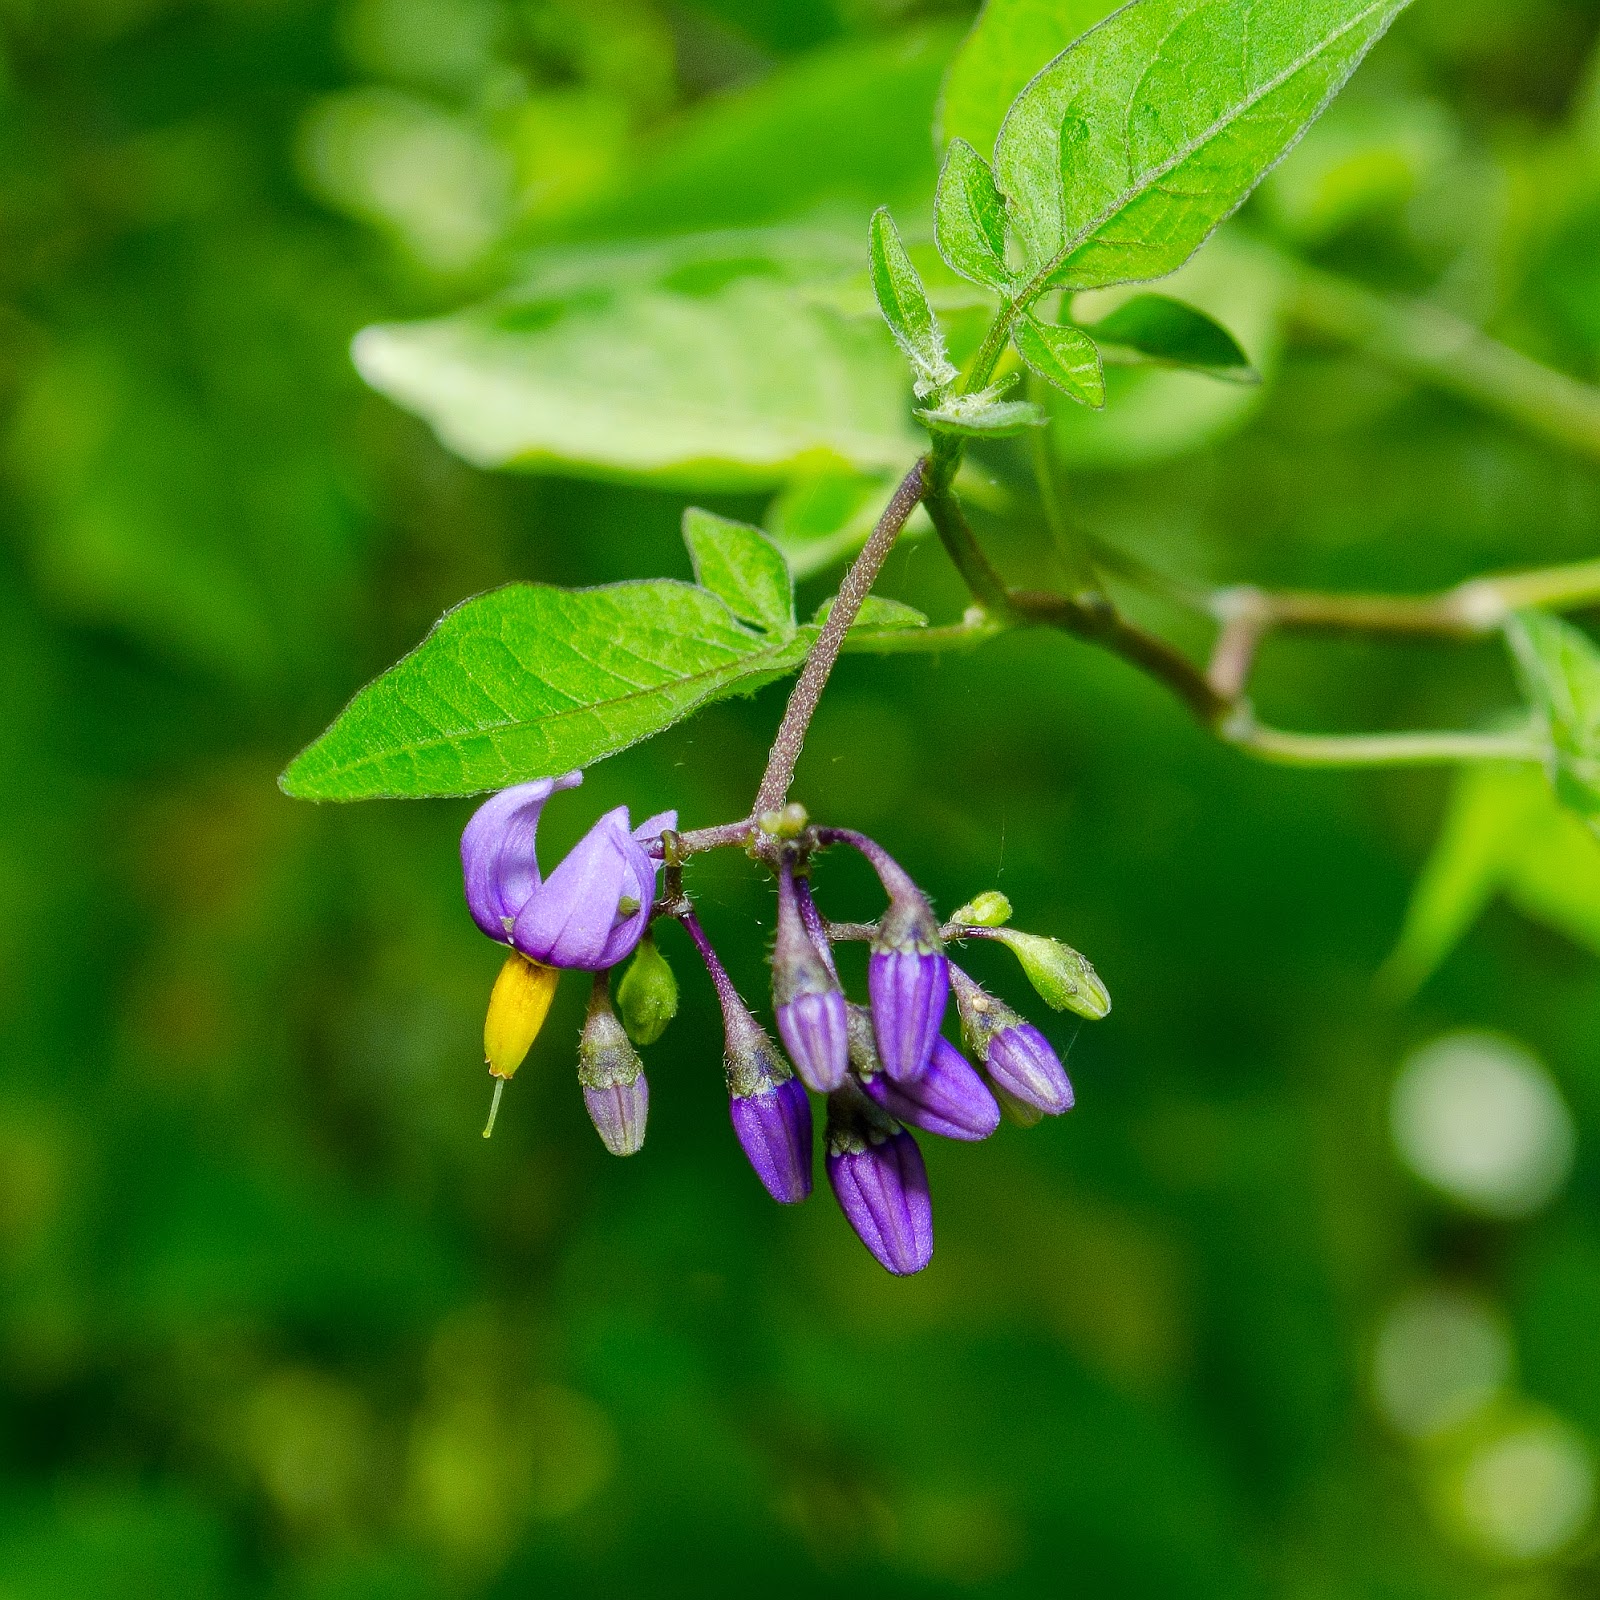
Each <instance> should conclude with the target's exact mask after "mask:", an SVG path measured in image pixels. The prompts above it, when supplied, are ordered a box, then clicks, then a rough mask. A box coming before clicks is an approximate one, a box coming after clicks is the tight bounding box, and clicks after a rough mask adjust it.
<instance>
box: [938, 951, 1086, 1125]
mask: <svg viewBox="0 0 1600 1600" xmlns="http://www.w3.org/2000/svg"><path fill="white" fill-rule="evenodd" d="M950 976H951V982H952V984H953V986H954V988H955V994H956V1009H957V1011H959V1012H960V1014H961V1031H962V1034H963V1035H964V1037H965V1038H966V1041H967V1047H968V1049H970V1050H971V1051H972V1053H973V1054H974V1055H975V1056H977V1058H978V1059H979V1060H980V1061H981V1062H982V1063H983V1065H984V1068H985V1069H986V1070H987V1072H988V1074H989V1076H990V1078H991V1079H992V1080H993V1081H994V1085H995V1087H996V1089H998V1090H1001V1091H1002V1092H1003V1093H1004V1094H1006V1095H1007V1096H1009V1097H1010V1099H1012V1100H1014V1101H1018V1102H1020V1103H1021V1104H1022V1105H1024V1106H1028V1107H1031V1108H1032V1109H1034V1110H1035V1111H1042V1112H1045V1113H1047V1114H1048V1115H1049V1116H1052V1117H1056V1116H1060V1115H1061V1113H1062V1112H1063V1111H1070V1110H1071V1109H1072V1100H1073V1095H1072V1083H1071V1080H1070V1079H1069V1078H1068V1077H1067V1074H1066V1070H1065V1069H1064V1068H1063V1067H1062V1065H1061V1059H1060V1057H1059V1056H1057V1055H1056V1053H1055V1050H1054V1049H1053V1048H1052V1047H1051V1044H1050V1041H1049V1040H1048V1039H1047V1038H1045V1036H1044V1035H1043V1034H1042V1033H1040V1031H1039V1030H1038V1029H1037V1028H1036V1027H1034V1025H1033V1024H1032V1023H1031V1022H1025V1021H1023V1019H1022V1018H1021V1017H1019V1016H1018V1015H1017V1013H1016V1012H1015V1011H1013V1010H1012V1009H1011V1007H1010V1006H1008V1005H1006V1004H1005V1002H1004V1001H1001V1000H997V999H995V997H994V996H993V995H992V994H990V993H988V991H987V990H985V989H983V988H981V987H980V986H979V985H978V984H977V983H975V982H974V981H973V980H972V979H971V978H969V977H968V976H967V974H966V973H964V972H963V971H962V970H961V969H960V968H959V967H951V969H950Z"/></svg>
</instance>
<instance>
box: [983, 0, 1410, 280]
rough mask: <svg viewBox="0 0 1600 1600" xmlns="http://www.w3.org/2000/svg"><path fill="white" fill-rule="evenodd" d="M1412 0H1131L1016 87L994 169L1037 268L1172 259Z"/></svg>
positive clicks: (1043, 274)
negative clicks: (1018, 91) (1024, 84)
mask: <svg viewBox="0 0 1600 1600" xmlns="http://www.w3.org/2000/svg"><path fill="white" fill-rule="evenodd" d="M1405 4H1406V0H1132V3H1131V4H1129V5H1125V6H1123V8H1122V9H1121V10H1120V11H1117V12H1114V13H1113V14H1112V15H1111V16H1110V17H1108V18H1107V19H1106V20H1105V22H1103V23H1102V24H1101V25H1100V26H1099V27H1097V28H1095V29H1093V30H1092V31H1090V32H1089V33H1087V34H1085V35H1084V36H1083V38H1081V39H1080V40H1078V42H1077V43H1076V44H1074V45H1072V46H1070V47H1069V48H1068V49H1066V50H1065V51H1063V52H1062V54H1061V55H1059V56H1058V57H1057V58H1056V59H1055V60H1054V61H1053V62H1051V63H1050V65H1049V66H1048V67H1046V68H1045V69H1044V71H1042V72H1041V73H1040V74H1039V75H1038V77H1036V78H1035V79H1034V80H1033V81H1032V83H1030V84H1029V85H1028V87H1027V88H1026V89H1025V90H1024V91H1023V93H1022V94H1021V95H1020V96H1019V97H1018V99H1017V101H1016V103H1015V104H1014V105H1013V106H1012V108H1011V110H1010V112H1009V113H1008V114H1007V116H1006V120H1005V125H1004V126H1003V127H1002V128H1001V130H1000V140H999V143H998V145H997V147H996V150H995V176H996V178H997V180H998V182H999V184H1000V188H1001V191H1002V192H1003V193H1004V194H1005V195H1006V196H1007V197H1008V198H1009V200H1010V202H1011V207H1012V209H1011V212H1010V218H1011V223H1012V226H1013V228H1014V230H1015V232H1016V233H1017V235H1018V236H1019V237H1020V238H1021V240H1022V241H1023V244H1024V246H1025V248H1026V250H1027V253H1028V258H1029V263H1030V269H1031V273H1032V274H1033V276H1034V281H1036V282H1037V284H1038V286H1039V287H1040V288H1041V289H1042V288H1044V287H1046V286H1048V285H1066V286H1070V287H1073V288H1092V287H1096V286H1099V285H1104V284H1112V283H1129V282H1138V281H1140V280H1143V279H1148V278H1158V277H1161V276H1163V275H1164V274H1166V273H1168V272H1172V271H1175V270H1176V269H1177V268H1178V267H1179V266H1181V265H1182V264H1183V262H1184V261H1185V260H1187V259H1188V257H1189V256H1190V255H1191V254H1192V253H1193V252H1194V251H1195V250H1196V249H1198V248H1199V246H1200V245H1201V244H1202V243H1204V241H1205V239H1206V238H1207V236H1208V235H1209V234H1210V233H1211V231H1212V230H1213V229H1214V228H1215V227H1216V226H1217V224H1218V223H1219V222H1221V221H1222V220H1223V219H1224V218H1225V217H1227V216H1228V215H1229V214H1230V213H1231V212H1232V211H1234V210H1235V209H1236V208H1237V207H1238V206H1239V205H1240V204H1241V203H1242V202H1243V200H1244V199H1245V197H1246V196H1247V195H1248V194H1249V193H1250V191H1251V190H1252V189H1253V188H1255V186H1256V185H1257V184H1258V183H1259V182H1260V181H1261V179H1262V178H1263V177H1264V176H1265V175H1266V173H1267V172H1268V171H1269V170H1270V169H1271V168H1272V166H1273V165H1274V163H1276V162H1277V161H1278V160H1279V159H1280V158H1281V157H1282V156H1283V155H1284V153H1285V152H1286V151H1287V150H1288V149H1289V148H1290V147H1291V146H1292V145H1293V144H1294V142H1295V140H1296V139H1297V138H1298V137H1299V135H1300V133H1301V132H1302V131H1303V130H1304V129H1305V127H1306V126H1307V125H1308V124H1309V123H1310V122H1311V121H1312V120H1313V119H1314V118H1315V117H1316V116H1317V114H1318V113H1319V112H1320V111H1321V110H1322V108H1323V107H1324V106H1325V105H1326V104H1327V103H1328V101H1329V100H1330V99H1331V98H1332V97H1333V95H1334V94H1335V93H1336V92H1337V91H1338V90H1339V89H1340V87H1341V86H1342V85H1343V84H1344V82H1345V80H1346V79H1347V78H1348V77H1349V76H1350V74H1351V73H1352V72H1353V71H1354V70H1355V68H1356V67H1357V65H1358V64H1359V63H1360V61H1361V58H1362V57H1363V56H1364V55H1365V54H1366V53H1367V51H1368V50H1370V49H1371V48H1372V46H1373V45H1374V44H1376V43H1377V41H1378V39H1379V38H1381V37H1382V35H1383V32H1384V30H1385V29H1386V28H1387V27H1388V26H1389V24H1390V22H1392V21H1393V20H1394V18H1395V16H1396V15H1398V13H1399V12H1400V11H1401V10H1402V9H1404V6H1405Z"/></svg>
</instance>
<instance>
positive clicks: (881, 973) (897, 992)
mask: <svg viewBox="0 0 1600 1600" xmlns="http://www.w3.org/2000/svg"><path fill="white" fill-rule="evenodd" d="M867 992H868V993H869V994H870V995H871V996H872V1025H873V1028H874V1030H875V1031H876V1033H877V1036H878V1056H879V1058H880V1059H881V1060H882V1062H883V1070H884V1071H885V1072H887V1073H888V1074H889V1076H890V1077H891V1078H893V1079H894V1080H895V1082H896V1083H910V1082H911V1081H912V1080H913V1079H915V1078H918V1077H920V1076H921V1075H922V1071H923V1069H924V1068H925V1067H926V1066H927V1064H928V1058H929V1057H930V1056H931V1055H932V1054H933V1041H934V1040H935V1039H937V1038H938V1037H939V1028H940V1026H941V1024H942V1023H943V1022H944V1008H945V1003H946V1001H947V1000H948V999H949V996H950V963H949V962H948V961H947V960H946V959H945V955H944V950H943V948H942V946H941V945H940V942H939V925H938V923H937V922H936V921H935V920H934V916H933V911H932V909H931V908H930V907H929V905H928V902H927V900H926V899H925V898H924V896H923V895H922V892H921V891H920V890H918V889H914V888H913V889H910V891H909V893H901V894H898V895H896V896H895V897H894V899H892V900H891V901H890V902H889V908H888V910H887V911H885V912H884V914H883V919H882V920H881V921H880V922H879V924H878V932H877V934H876V936H875V937H874V938H873V941H872V953H871V955H870V956H869V957H868V958H867Z"/></svg>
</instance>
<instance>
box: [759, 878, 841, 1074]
mask: <svg viewBox="0 0 1600 1600" xmlns="http://www.w3.org/2000/svg"><path fill="white" fill-rule="evenodd" d="M796 887H797V886H796V884H795V880H794V871H793V868H792V867H791V865H790V863H789V862H788V861H787V860H786V861H785V862H784V863H783V866H782V869H781V870H780V872H779V875H778V937H777V942H776V944H775V946H774V948H773V952H772V1007H773V1012H774V1014H775V1016H776V1017H777V1021H778V1036H779V1037H780V1038H781V1039H782V1040H783V1044H784V1048H785V1049H786V1050H787V1051H788V1052H789V1059H790V1060H791V1061H793V1062H794V1064H795V1070H796V1071H798V1072H799V1074H800V1076H801V1078H802V1079H803V1080H804V1082H805V1084H806V1086H807V1088H810V1089H815V1090H816V1091H817V1092H818V1093H819V1094H826V1093H827V1092H828V1091H829V1090H830V1089H837V1088H838V1087H839V1085H840V1084H841V1083H843V1082H844V1075H845V1073H846V1072H847V1071H849V1068H850V1040H849V1036H848V1021H847V1019H846V1014H845V1003H844V991H843V990H842V989H840V987H839V980H838V978H837V977H836V976H835V974H834V973H833V971H832V970H831V969H830V967H829V966H828V964H827V962H825V961H824V960H823V958H822V955H821V953H820V952H819V950H818V949H817V947H816V945H815V944H814V943H813V941H812V937H811V934H810V932H809V931H808V929H807V927H806V923H805V921H804V919H803V918H802V916H801V908H800V901H799V897H798V895H797V892H796Z"/></svg>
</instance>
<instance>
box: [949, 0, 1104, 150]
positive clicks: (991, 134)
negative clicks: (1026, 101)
mask: <svg viewBox="0 0 1600 1600" xmlns="http://www.w3.org/2000/svg"><path fill="white" fill-rule="evenodd" d="M1120 3H1121V0H986V3H985V5H984V8H983V11H982V14H981V15H980V16H979V18H978V20H977V22H975V23H974V24H973V27H972V31H971V32H970V33H969V34H968V35H967V37H966V39H965V40H964V41H963V42H962V45H961V48H960V50H959V51H957V53H956V58H955V60H954V61H952V62H951V63H950V70H949V72H948V73H946V75H945V80H944V93H943V94H942V95H941V97H940V101H939V130H938V133H939V138H940V140H941V142H942V141H945V140H949V139H957V138H960V139H965V140H967V142H968V143H969V144H971V145H973V146H974V147H975V148H977V149H979V150H984V151H988V150H993V149H994V142H995V139H996V137H997V136H998V135H999V132H1000V124H1001V123H1002V122H1003V121H1004V120H1005V115H1006V112H1007V111H1008V110H1010V108H1011V102H1012V101H1013V100H1015V99H1016V98H1017V96H1018V95H1019V94H1021V93H1022V91H1023V90H1024V89H1025V88H1026V87H1027V84H1028V80H1029V79H1030V78H1031V77H1033V75H1034V74H1035V73H1036V72H1037V71H1038V70H1039V69H1040V67H1042V66H1043V65H1044V64H1045V63H1046V62H1047V61H1049V60H1051V59H1053V58H1054V57H1055V56H1058V55H1060V54H1061V52H1062V51H1063V50H1065V49H1066V48H1067V46H1068V45H1069V44H1071V43H1072V41H1073V40H1074V39H1077V38H1079V37H1081V36H1082V35H1083V34H1085V33H1087V32H1088V31H1089V29H1090V28H1092V27H1093V26H1094V25H1095V24H1096V23H1097V22H1102V21H1104V20H1105V18H1106V17H1108V16H1109V15H1110V14H1111V13H1112V12H1113V11H1115V10H1116V8H1117V6H1118V5H1119V4H1120Z"/></svg>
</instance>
